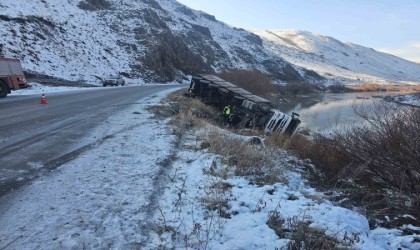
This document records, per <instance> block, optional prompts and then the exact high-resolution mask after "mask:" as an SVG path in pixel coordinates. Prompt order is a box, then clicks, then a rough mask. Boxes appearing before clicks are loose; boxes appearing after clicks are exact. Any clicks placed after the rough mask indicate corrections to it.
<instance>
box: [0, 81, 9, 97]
mask: <svg viewBox="0 0 420 250" xmlns="http://www.w3.org/2000/svg"><path fill="white" fill-rule="evenodd" d="M8 92H9V89H8V88H7V85H6V83H5V82H4V81H2V80H0V98H4V97H6V96H7V93H8Z"/></svg>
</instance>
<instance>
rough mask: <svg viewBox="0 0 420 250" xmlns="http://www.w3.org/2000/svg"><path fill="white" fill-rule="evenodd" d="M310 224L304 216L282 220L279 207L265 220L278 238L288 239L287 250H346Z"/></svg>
mask: <svg viewBox="0 0 420 250" xmlns="http://www.w3.org/2000/svg"><path fill="white" fill-rule="evenodd" d="M310 224H311V218H310V217H309V216H305V214H303V215H300V216H293V217H291V218H287V219H284V218H283V217H282V216H281V214H280V206H279V205H278V206H277V207H276V209H275V210H274V211H271V212H269V214H268V220H267V226H268V227H269V228H271V229H273V230H274V232H275V233H276V234H277V235H278V236H279V237H280V238H283V239H284V238H286V239H290V241H289V243H288V244H287V249H288V250H300V249H347V248H344V247H339V245H340V244H339V242H338V240H336V239H334V238H333V237H330V236H327V235H326V234H325V230H321V229H317V228H311V227H309V225H310ZM353 243H354V242H353ZM348 245H352V243H350V244H348Z"/></svg>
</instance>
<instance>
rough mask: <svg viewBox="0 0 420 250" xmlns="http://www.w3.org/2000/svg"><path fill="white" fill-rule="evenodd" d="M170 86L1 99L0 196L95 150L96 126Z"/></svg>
mask: <svg viewBox="0 0 420 250" xmlns="http://www.w3.org/2000/svg"><path fill="white" fill-rule="evenodd" d="M174 87H176V86H171V85H167V86H165V85H152V86H130V87H128V86H125V87H112V88H95V89H88V90H82V91H72V92H63V93H51V94H48V95H47V101H48V104H47V105H41V104H39V103H40V96H39V95H36V96H13V95H10V96H8V97H7V98H3V99H0V196H2V195H4V194H6V193H8V192H9V191H10V190H12V189H14V188H17V187H19V186H21V185H24V184H25V183H27V182H28V181H30V180H32V179H34V178H36V177H38V176H40V175H42V174H43V172H45V171H49V170H51V169H54V168H57V167H58V166H60V165H62V164H64V163H66V162H68V161H70V160H71V159H73V158H75V157H76V156H77V155H79V154H80V153H82V152H84V151H85V150H87V149H89V148H90V147H91V146H92V145H94V143H95V140H96V141H100V140H103V139H104V138H94V139H93V141H92V138H90V139H89V140H86V137H88V135H89V133H91V132H92V131H93V130H94V129H95V127H96V126H98V125H99V124H101V123H103V122H104V121H105V120H106V119H107V118H108V117H110V116H112V115H113V114H115V113H116V112H118V111H119V110H121V109H124V108H127V107H129V106H130V105H132V104H134V103H139V102H140V100H141V99H143V98H145V97H147V96H153V95H154V94H156V93H157V92H159V91H161V90H165V89H168V88H174Z"/></svg>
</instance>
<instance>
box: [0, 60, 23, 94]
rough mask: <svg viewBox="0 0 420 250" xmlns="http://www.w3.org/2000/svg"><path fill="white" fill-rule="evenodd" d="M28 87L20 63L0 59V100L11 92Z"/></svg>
mask: <svg viewBox="0 0 420 250" xmlns="http://www.w3.org/2000/svg"><path fill="white" fill-rule="evenodd" d="M28 86H29V85H28V84H27V83H26V78H25V75H24V74H23V69H22V65H21V64H20V61H19V60H18V59H15V58H2V57H0V98H4V97H6V96H7V94H10V92H11V91H12V90H18V89H21V88H27V87H28Z"/></svg>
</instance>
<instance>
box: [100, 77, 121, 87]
mask: <svg viewBox="0 0 420 250" xmlns="http://www.w3.org/2000/svg"><path fill="white" fill-rule="evenodd" d="M102 85H103V86H104V87H106V86H108V85H110V86H118V85H121V86H124V85H125V80H124V78H122V76H108V77H104V78H102Z"/></svg>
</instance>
